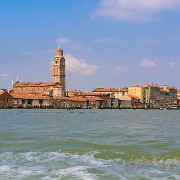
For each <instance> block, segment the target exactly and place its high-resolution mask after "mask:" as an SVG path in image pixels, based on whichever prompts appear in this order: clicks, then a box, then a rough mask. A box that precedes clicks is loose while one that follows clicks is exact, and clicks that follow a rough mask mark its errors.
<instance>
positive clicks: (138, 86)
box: [130, 84, 143, 88]
mask: <svg viewBox="0 0 180 180" xmlns="http://www.w3.org/2000/svg"><path fill="white" fill-rule="evenodd" d="M131 87H132V88H133V87H136V88H142V87H143V86H141V85H140V84H137V85H134V86H130V88H131Z"/></svg>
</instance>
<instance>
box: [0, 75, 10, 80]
mask: <svg viewBox="0 0 180 180" xmlns="http://www.w3.org/2000/svg"><path fill="white" fill-rule="evenodd" d="M9 79H10V76H9V74H0V81H6V80H9Z"/></svg>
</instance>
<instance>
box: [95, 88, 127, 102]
mask: <svg viewBox="0 0 180 180" xmlns="http://www.w3.org/2000/svg"><path fill="white" fill-rule="evenodd" d="M92 93H93V94H102V95H103V94H105V95H108V96H109V97H111V98H116V99H120V98H121V97H122V96H124V95H127V93H128V88H96V89H95V90H93V91H92Z"/></svg>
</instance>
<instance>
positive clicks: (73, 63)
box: [64, 54, 97, 76]
mask: <svg viewBox="0 0 180 180" xmlns="http://www.w3.org/2000/svg"><path fill="white" fill-rule="evenodd" d="M64 57H65V59H66V71H67V72H71V73H79V74H81V75H84V76H89V75H93V74H94V73H95V72H96V70H97V66H95V65H91V64H87V63H86V62H83V61H80V60H78V59H76V58H75V57H73V56H72V55H71V54H64Z"/></svg>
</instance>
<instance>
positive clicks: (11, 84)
mask: <svg viewBox="0 0 180 180" xmlns="http://www.w3.org/2000/svg"><path fill="white" fill-rule="evenodd" d="M13 84H14V83H13V79H12V82H11V87H12V90H13Z"/></svg>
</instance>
